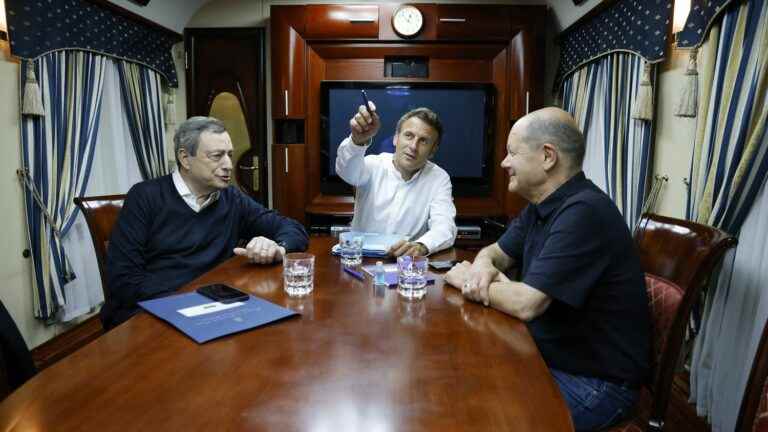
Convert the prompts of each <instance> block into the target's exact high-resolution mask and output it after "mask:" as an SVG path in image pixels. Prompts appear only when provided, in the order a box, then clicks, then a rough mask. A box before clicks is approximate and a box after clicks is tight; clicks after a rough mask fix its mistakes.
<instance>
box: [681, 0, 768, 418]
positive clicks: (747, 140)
mask: <svg viewBox="0 0 768 432" xmlns="http://www.w3.org/2000/svg"><path fill="white" fill-rule="evenodd" d="M766 22H768V1H766V0H744V1H741V2H734V3H733V4H732V5H730V6H728V7H727V9H726V10H725V11H724V13H723V15H722V20H721V21H718V22H717V23H716V24H714V25H713V26H712V29H711V30H710V33H709V35H708V38H707V40H706V42H705V43H704V44H703V45H702V46H701V48H700V50H702V51H703V52H704V54H705V55H703V56H699V58H700V59H702V58H703V59H706V61H705V62H700V64H699V66H700V67H699V69H700V71H699V78H700V84H701V90H700V95H701V103H700V104H699V112H698V119H699V123H698V125H697V131H696V138H695V142H694V151H693V155H692V158H691V189H690V194H689V199H688V208H687V214H688V218H690V219H692V220H695V221H697V222H701V223H705V224H708V225H713V226H716V227H718V228H721V229H723V230H725V231H728V232H730V233H733V234H738V235H739V245H738V247H737V249H736V251H735V252H732V253H729V254H728V255H727V256H726V259H725V260H724V262H723V265H722V269H721V270H720V272H719V276H718V277H714V276H713V280H714V284H713V286H712V287H711V288H710V289H709V290H708V292H707V295H706V302H705V307H704V313H703V316H702V319H701V326H700V328H701V330H700V332H699V334H698V335H697V336H696V339H695V341H694V349H693V356H692V358H691V397H692V399H693V400H694V401H695V402H696V408H697V411H698V413H699V415H702V416H707V417H708V418H709V420H710V422H711V424H712V430H713V431H731V430H733V428H734V426H735V423H736V418H737V416H738V412H739V406H740V404H741V399H742V395H743V392H744V388H745V384H746V381H747V376H748V374H749V370H750V365H751V364H752V359H753V358H754V354H755V351H756V349H757V341H758V340H759V338H760V332H761V331H762V328H763V325H764V323H765V320H766V318H768V292H767V291H766V288H767V287H768V273H766V265H768V248H766V239H768V224H766V221H768V194H767V193H766V187H768V185H767V184H766V177H767V176H768V131H767V130H766V123H767V122H768V26H767V25H766ZM716 275H717V273H716Z"/></svg>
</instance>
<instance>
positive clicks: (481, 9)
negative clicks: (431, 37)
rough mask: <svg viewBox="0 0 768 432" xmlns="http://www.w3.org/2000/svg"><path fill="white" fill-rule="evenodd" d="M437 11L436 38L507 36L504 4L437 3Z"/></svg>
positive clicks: (457, 38) (507, 21) (507, 25)
mask: <svg viewBox="0 0 768 432" xmlns="http://www.w3.org/2000/svg"><path fill="white" fill-rule="evenodd" d="M437 12H438V15H437V38H438V39H456V40H459V39H460V40H467V39H475V40H494V39H507V38H509V32H510V22H509V9H507V8H506V7H504V6H493V5H474V6H466V5H450V4H439V5H438V6H437Z"/></svg>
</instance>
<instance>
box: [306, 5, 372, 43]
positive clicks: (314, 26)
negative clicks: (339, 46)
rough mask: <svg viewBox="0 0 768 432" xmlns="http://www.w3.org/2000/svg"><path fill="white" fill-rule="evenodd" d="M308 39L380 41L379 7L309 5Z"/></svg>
mask: <svg viewBox="0 0 768 432" xmlns="http://www.w3.org/2000/svg"><path fill="white" fill-rule="evenodd" d="M307 16H309V17H312V19H310V20H308V21H307V31H306V33H305V36H306V37H307V39H378V37H379V7H378V6H377V5H308V6H307Z"/></svg>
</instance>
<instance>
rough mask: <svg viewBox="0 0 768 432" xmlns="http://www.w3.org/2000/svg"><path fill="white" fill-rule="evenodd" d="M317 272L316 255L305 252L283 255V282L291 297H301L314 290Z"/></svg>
mask: <svg viewBox="0 0 768 432" xmlns="http://www.w3.org/2000/svg"><path fill="white" fill-rule="evenodd" d="M314 274H315V256H314V255H312V254H308V253H303V252H295V253H289V254H285V257H283V283H284V288H285V292H286V293H288V295H289V296H291V297H301V296H305V295H307V294H309V293H311V292H312V289H313V288H314V284H313V283H312V281H313V279H314Z"/></svg>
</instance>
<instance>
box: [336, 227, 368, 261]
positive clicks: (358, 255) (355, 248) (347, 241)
mask: <svg viewBox="0 0 768 432" xmlns="http://www.w3.org/2000/svg"><path fill="white" fill-rule="evenodd" d="M339 246H340V247H341V263H342V264H343V265H345V266H348V267H353V266H357V265H360V264H362V262H363V236H362V235H361V234H360V233H358V232H352V231H349V232H345V233H341V236H339Z"/></svg>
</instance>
